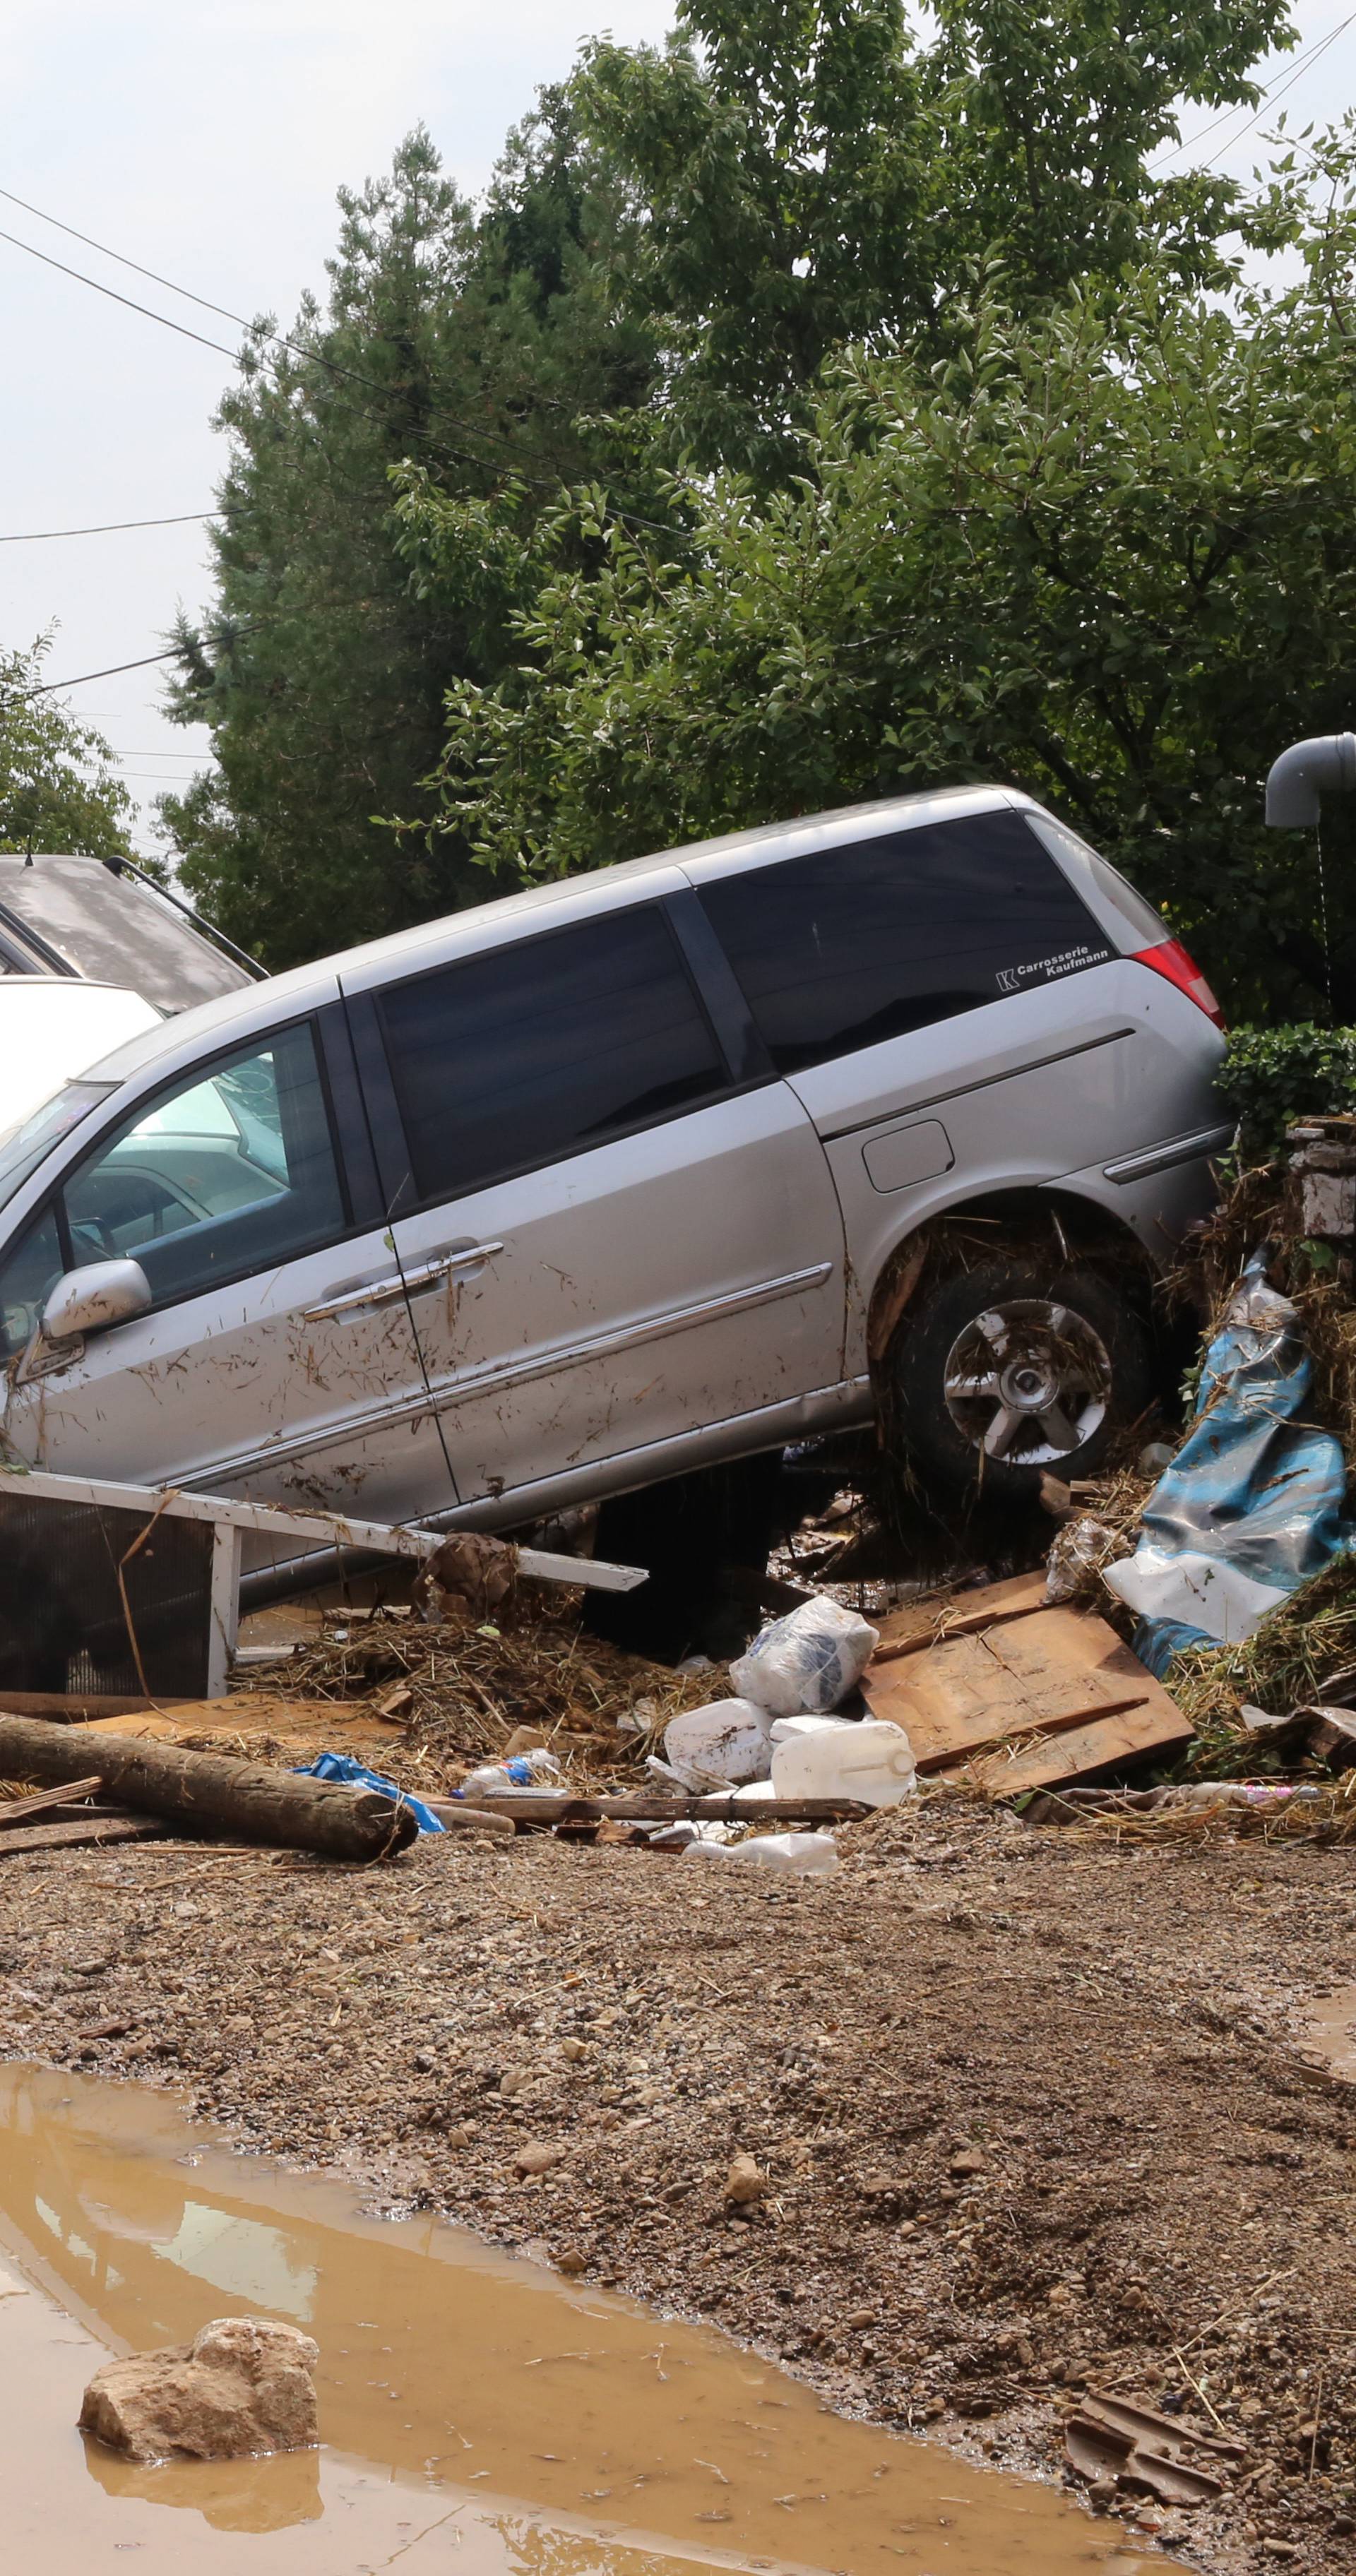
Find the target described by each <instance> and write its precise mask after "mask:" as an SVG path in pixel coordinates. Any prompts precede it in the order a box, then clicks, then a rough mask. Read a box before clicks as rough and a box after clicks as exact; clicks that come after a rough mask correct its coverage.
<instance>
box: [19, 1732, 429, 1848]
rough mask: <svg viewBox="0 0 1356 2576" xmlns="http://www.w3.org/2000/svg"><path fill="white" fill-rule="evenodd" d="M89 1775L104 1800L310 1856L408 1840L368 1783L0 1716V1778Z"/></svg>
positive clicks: (411, 1832)
mask: <svg viewBox="0 0 1356 2576" xmlns="http://www.w3.org/2000/svg"><path fill="white" fill-rule="evenodd" d="M94 1771H97V1772H98V1774H99V1777H100V1779H101V1780H102V1781H103V1783H104V1787H105V1789H106V1790H107V1791H108V1793H109V1796H110V1797H111V1798H114V1799H116V1800H117V1801H118V1803H119V1804H120V1805H121V1806H125V1807H132V1808H135V1809H136V1810H137V1811H138V1812H139V1813H141V1814H143V1815H150V1816H162V1817H164V1818H165V1819H166V1820H167V1821H168V1822H169V1823H171V1824H177V1825H179V1826H180V1827H181V1828H182V1829H184V1830H185V1831H187V1832H189V1833H199V1834H203V1833H205V1834H212V1833H222V1832H225V1833H229V1834H232V1835H235V1836H237V1837H238V1838H239V1839H240V1840H241V1841H244V1842H257V1843H271V1844H275V1845H278V1846H280V1847H281V1848H283V1849H285V1850H289V1851H312V1852H320V1853H323V1854H324V1855H326V1856H327V1857H328V1858H329V1859H331V1860H349V1861H374V1860H384V1859H386V1858H387V1857H388V1856H389V1855H391V1854H392V1853H395V1852H398V1851H403V1850H404V1849H405V1847H406V1845H407V1844H409V1843H412V1842H413V1841H414V1838H415V1835H416V1834H417V1833H418V1830H419V1828H418V1826H417V1824H416V1823H415V1820H414V1817H413V1816H412V1814H411V1813H410V1810H409V1808H408V1807H406V1806H397V1805H396V1803H395V1801H394V1800H393V1799H391V1798H387V1797H384V1796H382V1795H381V1794H380V1793H379V1792H378V1791H377V1790H374V1789H368V1790H363V1791H360V1792H358V1793H356V1794H355V1792H354V1791H352V1790H350V1789H344V1788H341V1787H339V1786H338V1785H337V1784H335V1783H333V1782H331V1781H328V1780H313V1779H310V1778H308V1777H306V1776H305V1774H301V1775H298V1774H297V1773H296V1772H292V1771H270V1770H267V1769H265V1768H264V1766H263V1764H262V1763H257V1762H241V1761H238V1760H237V1759H236V1758H235V1756H234V1755H232V1754H229V1753H192V1752H190V1751H189V1750H188V1748H187V1746H185V1745H182V1744H156V1743H146V1742H139V1741H135V1740H132V1739H129V1738H125V1737H121V1736H117V1735H102V1734H101V1735H92V1734H87V1733H86V1732H85V1730H84V1728H83V1727H79V1726H49V1725H45V1724H44V1723H43V1721H42V1719H41V1718H28V1717H4V1718H0V1779H6V1780H35V1781H38V1782H40V1783H41V1784H42V1785H43V1786H44V1787H46V1786H56V1785H57V1784H58V1783H69V1782H70V1781H72V1780H79V1779H84V1778H86V1777H88V1775H89V1774H90V1773H91V1772H94Z"/></svg>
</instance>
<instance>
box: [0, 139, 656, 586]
mask: <svg viewBox="0 0 1356 2576" xmlns="http://www.w3.org/2000/svg"><path fill="white" fill-rule="evenodd" d="M0 198H4V199H5V200H6V201H7V202H8V203H9V204H10V205H14V206H22V208H23V210H24V212H25V214H30V215H35V216H36V217H37V219H38V221H39V222H40V223H44V224H52V225H53V226H54V227H55V228H56V230H57V231H58V232H63V233H69V234H70V236H71V238H72V240H74V241H81V242H84V243H86V244H87V245H88V247H89V248H90V249H91V250H97V251H98V252H100V253H101V255H102V256H103V257H104V258H106V259H113V260H117V261H118V262H119V264H120V265H121V266H122V267H124V268H130V269H134V270H135V271H136V273H137V275H138V276H139V277H148V278H150V279H151V280H152V281H153V282H154V283H155V284H156V285H159V286H163V287H165V288H166V289H167V291H168V292H169V293H170V294H171V295H182V296H183V297H185V298H186V300H187V301H188V302H189V303H191V304H199V305H202V306H203V308H204V310H205V311H207V312H209V313H219V314H220V315H221V316H222V318H223V320H225V321H228V322H235V323H237V324H238V325H239V328H240V329H241V330H242V331H246V332H249V333H250V334H251V336H252V337H253V338H254V339H255V341H256V342H258V341H260V340H267V341H270V342H272V344H273V345H274V346H275V347H276V348H279V349H286V350H288V351H290V352H291V354H292V355H293V356H294V357H298V358H301V359H303V360H304V361H305V362H306V363H307V364H308V365H310V366H316V367H320V368H322V369H323V370H324V372H325V373H326V374H327V375H331V376H336V377H341V378H343V379H344V380H346V381H347V382H348V383H350V384H355V385H360V386H362V387H363V388H364V390H365V391H367V392H368V393H375V394H377V395H379V396H380V397H381V398H382V399H383V400H386V399H387V398H388V397H389V395H390V392H391V390H392V388H391V387H389V386H386V385H382V384H379V383H378V382H377V379H376V378H375V377H374V376H365V375H363V374H362V373H361V372H360V371H359V369H357V368H356V367H347V366H345V365H344V364H343V363H342V361H341V360H340V359H337V358H330V357H327V356H326V355H325V354H324V352H323V351H322V350H319V349H313V348H309V347H308V346H307V345H306V344H305V342H303V341H298V340H289V339H287V338H286V337H285V335H284V334H283V333H282V332H280V331H272V330H269V329H268V328H267V327H266V326H265V325H264V324H263V323H262V322H247V321H246V320H245V319H244V316H243V315H242V314H239V313H232V312H231V311H230V310H229V308H228V307H227V306H226V305H224V304H213V303H211V302H210V301H209V299H208V298H207V297H206V296H203V295H195V294H194V293H193V291H192V289H191V288H190V287H187V286H176V285H175V283H174V281H173V279H171V278H166V277H161V276H160V274H159V272H158V271H157V270H155V269H153V268H143V267H142V266H141V263H140V261H138V260H134V259H128V258H126V257H125V255H124V253H123V252H122V251H117V250H112V249H110V248H109V245H108V244H107V242H101V241H97V240H96V239H95V237H94V235H93V234H92V233H82V232H77V231H76V229H75V226H74V225H73V224H65V223H63V222H62V221H61V218H60V217H59V216H58V215H49V214H47V213H46V212H45V211H44V209H43V208H42V207H41V206H33V205H30V204H29V202H28V200H27V198H25V197H16V196H15V194H14V192H13V190H12V189H9V188H0ZM0 241H6V242H9V243H11V244H12V245H13V247H14V248H15V249H16V250H25V251H27V252H28V253H29V255H30V257H32V258H33V259H40V260H43V261H45V262H46V264H47V266H48V267H49V268H55V269H59V270H60V271H61V274H62V275H63V277H70V278H74V279H75V281H76V283H77V284H78V285H81V286H88V287H91V288H92V289H93V290H94V292H95V294H96V295H107V296H109V297H111V299H112V301H113V302H114V303H115V304H123V305H125V306H126V307H127V308H128V310H129V311H130V312H133V313H140V314H142V315H143V316H144V317H145V319H146V320H147V321H149V322H159V323H161V324H162V325H163V327H164V329H165V330H167V331H177V332H178V333H179V334H180V335H181V337H182V338H184V339H186V340H196V341H197V342H198V343H199V344H200V346H201V347H203V348H204V349H214V350H216V351H217V352H218V353H219V355H221V356H223V357H227V358H233V359H238V358H239V355H240V352H239V351H238V350H236V349H228V348H226V346H225V344H224V343H223V342H222V341H220V340H209V339H208V338H207V337H206V335H205V334H204V333H203V332H201V331H190V330H189V329H188V326H187V324H186V323H183V322H174V321H171V319H170V317H169V315H168V314H167V313H157V312H156V311H155V310H154V308H153V306H151V305H149V304H139V303H137V301H136V299H135V298H134V297H133V296H130V295H119V294H118V292H117V290H116V288H115V287H112V286H105V285H103V284H102V283H101V281H100V280H99V279H98V278H97V277H87V276H86V274H85V272H84V270H83V269H79V268H71V267H69V266H68V265H67V263H66V262H65V261H64V260H60V259H53V258H52V256H51V254H50V253H49V252H47V251H43V250H39V249H38V248H37V245H36V243H34V242H26V241H23V240H22V239H21V238H20V236H19V235H18V234H17V233H10V232H4V231H0ZM340 407H341V408H342V409H346V410H348V411H350V412H352V413H353V414H354V415H355V416H356V417H357V418H359V419H364V420H371V421H373V422H374V423H375V424H376V426H377V427H378V428H383V427H385V426H386V424H385V423H384V422H383V420H382V418H381V415H380V414H379V413H377V412H374V411H372V410H370V409H369V408H368V407H367V406H366V405H364V404H357V403H350V404H346V405H341V406H340ZM428 416H429V418H430V419H431V420H438V421H446V422H447V423H448V424H449V425H450V426H451V427H452V428H453V429H455V430H457V431H459V432H460V433H461V436H462V437H463V438H472V439H479V440H481V441H482V443H483V444H484V445H487V446H490V447H496V448H499V449H500V450H502V451H503V453H504V454H505V455H507V456H511V457H512V458H513V460H514V472H515V474H516V475H517V476H518V478H519V479H520V480H521V481H522V482H524V483H530V484H532V485H534V486H535V487H536V488H537V489H538V490H540V491H555V490H557V489H558V488H559V486H560V483H561V479H562V478H561V477H560V476H559V475H547V474H532V473H529V472H528V471H527V469H526V467H525V465H524V464H523V463H522V461H521V450H520V447H519V444H518V441H517V440H516V439H514V438H510V437H509V436H508V435H507V433H506V432H505V431H503V430H499V429H486V428H483V427H482V426H481V425H480V423H479V422H476V421H468V420H466V419H465V418H464V417H463V415H462V414H461V413H459V412H453V411H449V410H448V409H447V407H446V405H445V404H442V403H432V404H430V405H429V412H428ZM451 452H452V453H454V454H455V453H457V452H458V451H457V450H456V449H455V447H454V448H453V449H452V451H451ZM459 452H460V454H461V456H462V459H463V461H464V462H466V463H468V464H471V465H479V466H482V467H484V466H486V465H487V464H488V461H489V460H488V458H486V457H485V456H483V455H477V454H476V452H475V450H474V449H473V448H468V447H462V448H461V449H460V451H459ZM615 515H616V516H617V517H618V518H619V519H621V520H624V521H625V522H626V523H627V524H628V525H629V526H631V527H635V528H645V529H648V530H649V531H650V532H651V534H653V535H656V536H662V537H668V536H671V535H672V534H673V531H672V529H671V528H667V527H665V526H664V524H663V522H662V521H661V520H658V519H647V518H644V517H641V516H640V515H639V514H638V513H637V512H635V511H633V510H619V511H617V512H616V514H615Z"/></svg>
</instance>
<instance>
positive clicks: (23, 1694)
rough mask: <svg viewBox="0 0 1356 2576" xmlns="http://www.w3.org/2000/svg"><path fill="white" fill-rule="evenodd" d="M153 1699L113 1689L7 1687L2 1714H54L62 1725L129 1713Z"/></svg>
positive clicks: (1, 1703)
mask: <svg viewBox="0 0 1356 2576" xmlns="http://www.w3.org/2000/svg"><path fill="white" fill-rule="evenodd" d="M154 1705H155V1703H154V1701H153V1700H149V1699H146V1698H144V1697H142V1698H125V1699H119V1698H118V1697H117V1695H116V1694H115V1693H113V1692H108V1691H105V1692H102V1693H100V1692H93V1693H91V1692H89V1691H16V1690H11V1691H5V1692H4V1693H3V1694H0V1717H51V1718H55V1719H56V1721H57V1723H58V1724H59V1725H63V1726H85V1725H88V1724H90V1723H91V1722H92V1721H93V1720H94V1719H96V1718H100V1717H126V1716H128V1715H129V1714H131V1713H133V1712H135V1711H137V1710H140V1709H144V1708H152V1707H154Z"/></svg>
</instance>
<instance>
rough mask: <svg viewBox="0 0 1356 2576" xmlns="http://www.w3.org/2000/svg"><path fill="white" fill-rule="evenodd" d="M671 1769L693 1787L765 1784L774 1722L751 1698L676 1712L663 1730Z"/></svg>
mask: <svg viewBox="0 0 1356 2576" xmlns="http://www.w3.org/2000/svg"><path fill="white" fill-rule="evenodd" d="M664 1751H665V1753H666V1754H667V1756H668V1759H669V1764H670V1766H671V1768H672V1769H673V1770H674V1771H676V1772H677V1774H678V1777H679V1779H680V1780H682V1781H683V1783H684V1784H685V1786H686V1787H688V1788H691V1789H705V1788H713V1789H723V1788H727V1787H728V1788H732V1789H733V1788H736V1787H738V1785H739V1783H740V1781H741V1780H766V1778H767V1775H768V1770H769V1768H770V1766H771V1762H772V1721H771V1719H770V1718H769V1716H768V1713H767V1710H766V1709H765V1708H760V1707H759V1706H758V1703H757V1701H756V1700H751V1699H713V1700H708V1701H707V1702H706V1703H705V1705H704V1706H703V1707H701V1708H685V1709H680V1711H679V1713H678V1715H677V1717H673V1718H670V1720H669V1723H668V1725H667V1726H666V1727H665V1729H664Z"/></svg>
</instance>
